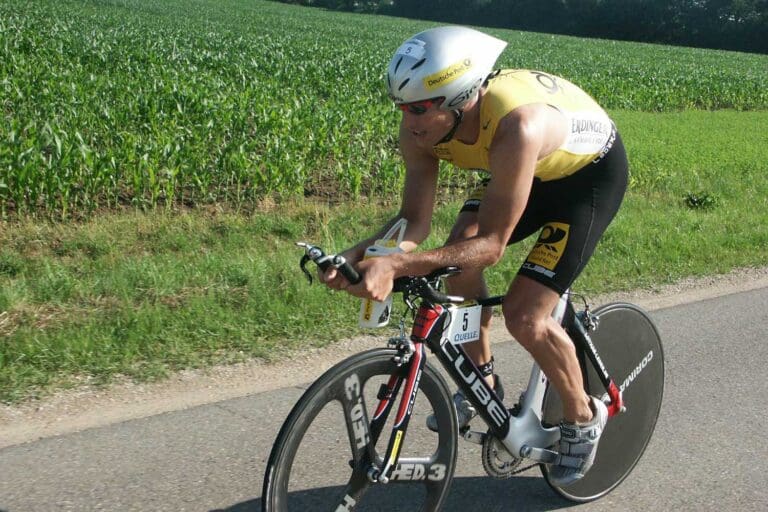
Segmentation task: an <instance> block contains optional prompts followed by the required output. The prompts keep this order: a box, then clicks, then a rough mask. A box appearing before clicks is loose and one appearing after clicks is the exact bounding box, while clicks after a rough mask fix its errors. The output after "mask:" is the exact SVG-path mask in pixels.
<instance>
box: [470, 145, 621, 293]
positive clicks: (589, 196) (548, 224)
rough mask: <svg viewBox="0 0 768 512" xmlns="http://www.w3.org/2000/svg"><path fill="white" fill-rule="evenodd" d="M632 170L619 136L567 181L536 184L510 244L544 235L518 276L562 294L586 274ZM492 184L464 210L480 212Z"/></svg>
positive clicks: (616, 209)
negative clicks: (579, 276) (484, 197)
mask: <svg viewBox="0 0 768 512" xmlns="http://www.w3.org/2000/svg"><path fill="white" fill-rule="evenodd" d="M628 175H629V165H628V163H627V154H626V151H625V149H624V145H623V144H622V142H621V137H619V134H618V133H616V139H615V141H614V142H613V146H612V147H611V149H610V151H608V152H607V153H606V154H605V155H604V156H603V157H602V158H600V159H599V160H597V161H595V162H592V163H590V164H589V165H587V166H586V167H584V168H582V169H580V170H579V171H577V172H576V173H574V174H572V175H570V176H567V177H565V178H561V179H557V180H551V181H541V180H539V179H534V182H533V187H532V189H531V195H530V196H529V198H528V204H527V205H526V207H525V211H524V212H523V216H522V217H521V219H520V222H518V224H517V226H516V227H515V230H514V232H513V233H512V237H511V238H510V240H509V242H508V244H513V243H516V242H519V241H521V240H523V239H525V238H528V237H529V236H530V235H532V234H533V233H536V232H537V231H540V233H539V239H538V240H537V241H536V244H535V245H534V246H533V249H531V252H529V253H528V257H527V258H526V260H525V262H524V263H523V265H522V267H520V270H519V272H518V274H520V275H524V276H527V277H530V278H531V279H534V280H535V281H538V282H540V283H542V284H543V285H545V286H547V287H549V288H551V289H553V290H555V291H556V292H557V293H559V294H562V293H564V292H565V291H566V290H567V289H568V288H570V286H571V284H573V282H574V281H575V280H576V277H578V275H579V274H580V273H581V271H582V270H583V269H584V266H585V265H586V264H587V261H589V258H590V257H591V256H592V253H593V252H594V250H595V247H596V246H597V242H598V240H600V237H601V236H602V235H603V232H604V231H605V229H606V228H607V227H608V224H610V222H611V220H613V217H614V216H615V215H616V212H617V211H618V209H619V205H621V201H622V199H623V198H624V192H625V191H626V188H627V181H628ZM487 183H488V181H486V182H484V183H483V184H482V185H481V186H480V187H479V188H478V189H477V190H475V191H473V193H472V194H471V195H470V197H469V199H467V201H466V202H465V203H464V206H463V207H462V208H461V211H462V212H467V211H477V210H478V209H479V207H480V203H481V198H482V194H483V193H484V191H485V186H486V185H487Z"/></svg>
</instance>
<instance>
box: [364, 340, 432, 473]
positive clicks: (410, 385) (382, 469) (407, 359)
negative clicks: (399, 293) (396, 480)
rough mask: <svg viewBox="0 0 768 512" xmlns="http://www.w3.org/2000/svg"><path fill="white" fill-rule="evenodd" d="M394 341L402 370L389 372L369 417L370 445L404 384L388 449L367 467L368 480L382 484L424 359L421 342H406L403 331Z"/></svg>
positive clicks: (407, 417)
mask: <svg viewBox="0 0 768 512" xmlns="http://www.w3.org/2000/svg"><path fill="white" fill-rule="evenodd" d="M393 342H394V344H396V348H397V349H398V355H397V356H395V362H396V363H397V364H398V366H401V367H402V368H403V370H404V371H403V372H397V373H394V374H392V375H391V376H390V378H389V381H388V382H387V383H386V384H383V385H382V386H381V388H380V389H379V392H378V394H377V397H376V398H378V400H379V403H378V406H377V407H376V411H375V412H374V413H373V417H372V419H371V434H372V436H371V446H375V445H376V441H377V440H378V437H379V435H380V433H381V431H382V430H383V428H384V423H385V422H386V420H387V417H388V416H389V413H390V411H391V410H392V407H393V405H394V403H395V399H396V397H397V395H398V394H399V391H400V388H401V387H402V385H403V384H405V388H404V389H403V394H402V397H401V399H400V405H399V407H398V410H397V415H396V416H395V419H394V424H393V426H392V432H391V435H390V438H389V444H388V445H387V451H386V453H385V454H384V458H383V460H382V462H381V466H379V465H378V461H376V460H372V461H371V462H372V464H371V466H370V467H369V468H368V471H367V476H368V480H370V481H371V482H380V483H384V484H386V483H387V482H389V475H390V472H391V471H392V469H393V468H394V467H395V466H396V465H397V461H398V458H399V456H400V449H401V448H402V446H403V441H404V439H405V433H406V430H407V428H408V422H409V421H410V419H411V413H412V411H413V404H414V402H415V401H416V395H417V394H418V389H419V381H420V380H421V375H422V373H423V370H424V364H425V361H426V352H425V350H424V344H423V343H421V342H415V343H414V342H413V341H410V342H409V341H408V340H407V339H406V338H405V336H404V335H402V334H401V336H400V337H399V338H394V339H393V340H391V341H390V344H393ZM372 452H373V450H372Z"/></svg>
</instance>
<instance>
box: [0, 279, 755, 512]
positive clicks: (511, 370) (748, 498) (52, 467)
mask: <svg viewBox="0 0 768 512" xmlns="http://www.w3.org/2000/svg"><path fill="white" fill-rule="evenodd" d="M652 317H653V318H654V320H655V322H656V323H657V325H658V327H659V330H660V332H661V334H662V338H663V340H664V343H665V347H664V349H665V356H666V364H667V376H666V389H665V401H664V404H663V407H662V414H661V417H660V418H659V422H658V424H657V428H656V433H655V434H654V438H653V439H652V441H651V444H650V445H649V447H648V450H647V451H646V454H645V456H644V458H643V459H642V460H641V461H640V463H639V464H638V466H637V467H636V469H635V471H634V472H633V473H632V474H631V475H630V476H629V478H628V479H627V480H626V481H625V482H624V483H623V484H622V485H621V486H619V487H618V488H617V489H616V490H615V491H614V492H612V493H611V494H609V495H608V496H606V497H605V498H603V499H602V500H599V501H596V502H593V503H589V504H586V505H579V506H576V505H573V504H571V503H569V502H566V501H564V500H563V499H561V498H559V497H558V496H556V495H555V494H554V493H553V492H552V491H551V490H550V489H549V488H548V487H547V485H546V484H545V482H544V480H543V479H542V478H541V476H540V474H539V472H538V470H535V469H532V470H529V471H527V472H525V473H522V474H520V475H519V476H516V477H514V478H512V479H509V480H492V479H490V478H487V477H485V476H484V472H483V469H482V466H481V464H480V456H479V451H478V450H477V449H476V447H475V446H473V445H470V444H468V443H465V442H461V443H460V454H459V464H458V469H457V478H456V479H455V481H454V483H453V486H452V490H451V496H450V500H449V505H448V506H447V507H446V510H447V511H462V512H472V511H483V512H490V511H502V510H542V511H543V510H554V509H563V508H569V507H578V508H579V509H583V510H589V511H592V510H597V511H599V510H644V511H648V510H676V511H687V510H691V511H694V510H695V511H704V510H718V511H720V510H723V511H729V510H740V511H750V510H756V511H757V510H760V511H764V510H768V443H766V441H765V438H764V432H765V426H764V423H765V422H766V418H767V417H768V415H767V414H766V411H767V410H768V384H767V383H766V378H765V366H766V364H768V343H766V341H767V340H766V334H767V329H766V325H768V289H766V288H763V289H758V290H754V291H750V292H745V293H739V294H735V295H730V296H725V297H720V298H717V299H710V300H704V301H700V302H696V303H692V304H686V305H682V306H676V307H671V308H667V309H662V310H658V311H654V312H653V313H652ZM494 350H495V353H496V358H497V360H498V361H499V364H500V370H501V373H502V375H505V379H506V380H505V383H506V387H507V393H508V397H512V395H514V394H515V390H516V389H520V388H521V387H522V385H523V384H524V382H525V380H526V378H527V372H528V367H529V365H530V360H529V359H527V356H526V355H525V354H523V353H522V352H521V351H520V349H519V347H517V346H516V345H515V344H514V343H513V342H506V343H499V344H497V345H494ZM300 380H301V376H297V381H300ZM303 387H305V385H304V384H302V385H297V386H295V387H291V388H286V389H280V390H276V391H271V392H266V393H260V394H256V395H251V396H247V397H244V398H239V399H234V400H227V401H222V402H218V403H215V404H210V405H205V406H199V407H194V408H191V409H187V410H183V411H178V412H172V413H165V414H160V415H155V416H151V417H147V418H142V419H136V420H132V421H126V422H122V423H118V424H114V425H110V426H106V427H101V428H93V429H90V430H86V431H82V432H78V433H73V434H68V435H63V436H59V437H53V438H47V439H42V440H39V441H36V442H30V443H26V444H21V445H16V446H11V447H8V448H4V449H2V450H0V511H13V512H28V511H29V512H32V511H54V510H76V511H89V510H110V511H111V510H120V511H132V510H141V511H164V510H169V511H170V510H173V511H184V510H190V511H228V512H243V511H246V510H254V511H259V510H260V504H259V500H260V494H261V482H262V478H263V468H264V466H265V463H266V459H267V457H268V456H269V451H270V448H271V445H272V442H273V440H274V438H275V436H276V434H277V431H278V429H279V427H280V424H281V423H282V420H283V419H284V418H285V416H286V415H287V413H288V411H289V410H290V408H291V406H292V404H293V403H294V402H295V400H296V399H297V398H298V396H299V395H300V394H301V392H302V389H303ZM414 421H416V420H414ZM316 457H317V459H318V460H322V459H323V457H325V454H323V453H318V454H316ZM382 503H384V502H382ZM308 510H311V508H310V509H308ZM381 510H408V508H407V506H405V507H404V508H400V509H393V508H392V507H391V506H386V505H384V504H382V505H381Z"/></svg>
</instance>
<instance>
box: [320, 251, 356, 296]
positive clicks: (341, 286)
mask: <svg viewBox="0 0 768 512" xmlns="http://www.w3.org/2000/svg"><path fill="white" fill-rule="evenodd" d="M341 256H344V259H346V260H347V263H349V264H350V265H352V266H353V267H355V266H357V265H356V264H357V262H358V261H359V258H358V257H357V256H356V253H355V251H353V250H348V251H344V252H343V253H341ZM317 278H318V279H319V280H320V282H321V283H323V284H325V285H326V286H327V287H328V288H331V289H333V290H345V289H347V287H348V286H349V285H350V283H349V281H347V278H346V277H344V276H343V275H342V274H341V272H339V269H337V268H334V267H329V268H328V270H326V271H325V272H324V271H322V270H320V269H319V268H318V269H317Z"/></svg>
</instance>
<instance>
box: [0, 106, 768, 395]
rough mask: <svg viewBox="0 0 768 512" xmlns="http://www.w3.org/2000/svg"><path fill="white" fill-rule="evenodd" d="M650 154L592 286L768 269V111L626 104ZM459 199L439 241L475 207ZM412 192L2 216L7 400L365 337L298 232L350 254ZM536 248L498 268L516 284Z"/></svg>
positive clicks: (643, 157) (627, 134) (500, 281)
mask: <svg viewBox="0 0 768 512" xmlns="http://www.w3.org/2000/svg"><path fill="white" fill-rule="evenodd" d="M612 114H613V116H614V118H615V119H616V120H617V123H618V125H619V127H620V129H621V131H622V133H623V136H624V139H625V142H626V145H627V147H628V152H629V155H630V159H631V162H632V183H631V188H630V191H629V193H628V196H627V198H626V201H625V204H624V206H623V208H622V210H621V211H620V213H619V215H618V217H617V219H616V221H615V222H614V224H613V225H612V226H611V228H610V229H609V231H608V232H607V234H606V236H605V237H604V239H603V241H602V243H601V245H600V246H599V248H598V251H597V254H596V256H595V257H594V258H593V260H592V262H591V264H590V265H589V266H588V267H587V270H586V271H585V273H584V274H583V276H582V277H581V278H580V279H579V281H578V282H577V285H576V288H577V289H578V290H579V291H580V292H583V293H587V294H596V293H599V292H606V291H611V290H619V289H631V288H636V287H650V286H653V285H657V284H662V283H668V282H671V281H674V280H676V279H679V278H682V277H685V276H691V275H705V274H712V273H719V272H725V271H727V270H730V269H732V268H734V267H742V266H750V265H755V266H764V265H768V164H766V162H765V159H764V158H763V157H762V156H763V155H764V148H765V147H766V146H767V145H768V130H767V129H766V127H768V113H766V112H738V113H737V112H728V111H721V112H681V113H666V114H646V113H632V112H622V111H617V112H613V113H612ZM458 197H459V196H456V197H454V198H450V197H449V198H447V199H445V200H444V201H443V202H442V203H441V205H440V207H439V209H438V211H437V212H436V215H435V222H434V229H433V233H432V235H431V237H430V239H429V240H428V242H427V244H426V246H427V247H430V246H434V245H437V244H439V243H440V242H441V241H442V240H444V239H445V237H446V235H447V232H448V230H449V228H450V225H451V221H452V219H453V216H454V215H455V212H456V211H457V209H458V206H459V201H460V200H459V198H458ZM395 209H396V205H381V204H372V203H369V202H366V201H363V200H361V201H358V202H355V203H348V204H346V203H345V204H338V205H333V206H328V205H324V204H317V203H311V202H303V203H292V204H290V205H283V206H275V205H271V206H270V205H266V204H264V205H262V208H261V210H260V211H258V212H256V213H250V214H248V215H244V214H237V213H234V212H224V211H220V210H217V209H215V208H211V209H208V210H206V209H196V210H191V211H175V212H168V211H165V210H163V211H156V212H148V213H139V212H136V211H134V210H130V211H126V212H123V213H120V212H115V211H112V212H110V213H105V214H103V215H95V216H93V217H92V218H91V219H90V220H88V221H86V222H83V223H74V222H70V223H45V222H40V221H24V220H22V221H17V222H13V223H11V222H6V223H2V224H0V401H3V402H15V401H20V400H24V399H28V398H31V397H35V396H39V395H40V394H45V393H48V392H50V391H52V390H56V389H61V388H64V387H70V386H76V385H78V384H79V383H82V382H84V381H86V382H90V383H107V382H109V381H110V380H111V379H113V378H114V377H115V376H117V375H126V376H128V377H130V378H134V379H137V380H153V379H160V378H163V376H165V375H167V374H168V373H169V372H172V371H175V370H179V369H182V368H190V367H201V366H206V365H210V364H216V363H227V362H233V361H238V360H243V359H247V358H262V359H264V360H276V359H280V358H283V357H286V355H287V354H288V353H289V351H291V350H301V349H303V348H307V347H312V346H322V345H325V344H328V343H330V342H332V341H333V340H334V339H337V338H339V337H348V336H352V335H354V334H355V333H356V332H358V330H357V327H356V311H357V301H356V299H354V298H352V297H348V296H346V295H344V294H332V293H330V292H329V291H328V290H326V289H325V288H324V287H321V286H313V287H308V286H307V284H306V281H305V279H304V277H303V276H302V275H301V274H300V272H299V271H298V266H297V263H298V259H299V257H300V252H299V251H297V249H296V248H295V247H294V245H293V243H294V242H295V241H297V240H309V241H313V242H316V243H319V244H322V245H323V246H324V247H326V248H327V249H329V250H339V249H342V248H344V247H345V246H346V245H347V244H349V243H351V242H352V241H354V240H356V239H357V238H358V237H360V236H363V235H366V234H368V233H369V232H370V231H371V230H373V229H374V228H376V227H377V226H378V225H379V223H380V222H381V221H382V220H383V219H384V218H386V217H387V216H388V215H390V214H391V213H392V212H393V211H394V210H395ZM525 250H526V244H525V243H523V244H522V245H521V247H516V248H511V249H510V250H509V251H508V254H507V256H506V257H505V259H504V260H503V262H502V263H501V264H499V265H498V266H497V267H495V268H493V269H491V270H489V272H488V277H489V282H490V285H491V287H492V289H493V290H496V291H503V290H504V288H505V287H506V284H507V282H508V281H509V279H511V277H512V276H513V275H514V273H515V271H516V269H517V267H518V265H519V264H520V261H521V258H522V257H523V254H524V252H525Z"/></svg>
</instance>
